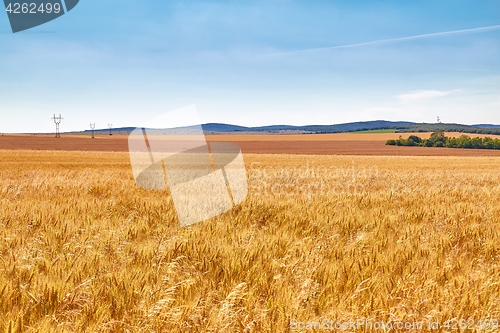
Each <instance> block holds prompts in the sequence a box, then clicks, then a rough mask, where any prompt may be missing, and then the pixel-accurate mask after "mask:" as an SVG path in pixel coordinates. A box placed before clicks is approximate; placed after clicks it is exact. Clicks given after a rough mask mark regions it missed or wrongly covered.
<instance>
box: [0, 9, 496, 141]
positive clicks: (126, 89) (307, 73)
mask: <svg viewBox="0 0 500 333" xmlns="http://www.w3.org/2000/svg"><path fill="white" fill-rule="evenodd" d="M480 28H484V29H480ZM473 29H475V30H473ZM462 30H465V31H462ZM10 31H11V30H10V26H9V22H8V18H7V15H6V13H5V12H3V13H0V112H1V116H2V117H1V119H0V131H2V132H45V131H53V127H54V126H53V123H52V121H51V119H50V118H51V117H52V114H53V113H57V114H59V113H61V114H62V115H63V117H64V121H63V123H62V124H61V129H62V131H71V130H83V129H88V124H89V123H90V122H91V121H92V122H95V123H96V125H97V127H98V128H101V127H102V128H104V127H107V124H108V123H113V125H114V126H115V127H119V126H138V125H140V124H142V123H143V122H144V121H146V120H148V119H149V118H153V117H155V116H157V115H159V114H162V113H164V112H168V111H170V110H174V109H177V108H181V107H184V106H187V105H191V104H195V105H196V106H197V109H198V111H199V113H200V116H201V118H202V121H204V122H224V123H231V124H238V125H246V126H257V125H269V124H291V125H307V124H334V123H343V122H350V121H364V120H378V119H385V120H408V121H416V122H435V121H436V117H437V116H440V117H441V119H442V121H443V122H457V123H468V124H473V123H498V124H500V112H499V111H500V2H498V1H497V0H495V1H488V0H482V1H462V0H453V1H436V0H432V1H314V0H310V1H284V0H283V1H281V0H276V1H269V0H268V1H189V2H188V1H158V0H151V1H138V0H106V1H95V0H81V1H80V3H79V5H78V6H77V7H75V9H73V10H72V11H71V12H69V13H67V14H66V15H64V16H62V17H61V18H59V19H57V20H54V21H52V22H49V23H47V24H45V25H42V26H39V27H36V28H33V29H31V30H28V31H26V32H20V33H17V34H12V33H11V32H10ZM456 31H461V32H456ZM444 32H451V33H449V34H441V33H444ZM422 35H427V36H422ZM412 36H420V37H416V38H406V37H412ZM379 41H382V42H379ZM370 42H373V43H370ZM357 44H361V45H357ZM339 46H340V47H339Z"/></svg>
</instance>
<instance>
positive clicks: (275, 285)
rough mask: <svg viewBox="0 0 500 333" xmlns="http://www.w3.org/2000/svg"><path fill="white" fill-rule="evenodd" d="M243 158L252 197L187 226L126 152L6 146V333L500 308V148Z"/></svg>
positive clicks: (264, 325) (482, 314) (190, 328)
mask: <svg viewBox="0 0 500 333" xmlns="http://www.w3.org/2000/svg"><path fill="white" fill-rule="evenodd" d="M245 162H246V164H247V166H248V169H249V182H250V194H249V197H248V198H247V199H246V200H245V201H244V202H243V203H242V204H241V205H240V206H238V207H236V208H235V209H233V210H231V211H229V212H227V213H225V214H223V215H221V216H219V217H217V218H214V219H212V220H210V221H207V222H204V223H199V224H196V225H193V226H191V227H187V228H179V227H178V226H177V224H178V222H177V220H176V215H175V211H174V210H173V206H172V200H171V199H170V197H169V196H168V193H165V192H161V191H152V192H151V191H146V190H142V189H139V188H137V187H136V186H135V184H134V181H133V179H132V175H131V170H130V166H129V164H128V155H127V154H125V153H91V152H34V151H31V152H29V151H0V203H1V204H0V224H1V225H0V332H2V331H5V332H21V331H32V332H34V331H40V332H54V333H55V332H287V331H289V327H290V320H292V319H294V320H297V321H321V320H322V319H323V318H329V319H331V320H335V321H345V320H349V319H355V318H365V319H367V320H403V321H405V320H406V321H418V320H422V321H426V320H428V319H431V318H435V319H438V320H440V321H444V320H445V319H452V318H459V319H461V318H465V319H467V318H469V317H470V318H474V319H475V320H479V319H485V318H500V285H499V281H500V261H499V259H500V208H499V205H498V203H499V202H500V187H499V184H500V179H499V175H500V159H499V158H494V157H489V158H487V157H482V158H459V157H361V156H358V157H356V156H299V155H296V156H292V155H288V156H285V155H274V156H271V155H246V156H245ZM252 163H253V164H252ZM301 167H302V168H301ZM264 170H265V172H264ZM313 171H314V173H313ZM438 331H442V330H435V331H434V332H438ZM485 331H487V330H485Z"/></svg>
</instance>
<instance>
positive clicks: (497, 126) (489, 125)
mask: <svg viewBox="0 0 500 333" xmlns="http://www.w3.org/2000/svg"><path fill="white" fill-rule="evenodd" d="M472 126H473V127H479V128H500V125H493V124H477V125H472Z"/></svg>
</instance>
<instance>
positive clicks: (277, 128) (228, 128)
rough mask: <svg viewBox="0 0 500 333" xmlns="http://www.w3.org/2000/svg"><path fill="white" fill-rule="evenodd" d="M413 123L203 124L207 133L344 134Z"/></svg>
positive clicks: (380, 121)
mask: <svg viewBox="0 0 500 333" xmlns="http://www.w3.org/2000/svg"><path fill="white" fill-rule="evenodd" d="M411 124H413V123H411V122H408V121H396V122H394V121H385V120H375V121H362V122H354V123H345V124H336V125H306V126H291V125H271V126H260V127H244V126H235V125H227V124H213V123H212V124H203V125H202V128H203V130H204V131H207V132H221V133H228V132H256V133H291V132H295V133H342V132H356V131H365V130H376V129H399V128H407V127H408V126H409V125H411Z"/></svg>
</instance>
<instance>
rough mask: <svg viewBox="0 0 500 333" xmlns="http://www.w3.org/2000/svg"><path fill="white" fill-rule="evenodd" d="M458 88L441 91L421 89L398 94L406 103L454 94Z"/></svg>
mask: <svg viewBox="0 0 500 333" xmlns="http://www.w3.org/2000/svg"><path fill="white" fill-rule="evenodd" d="M456 91H458V90H451V91H439V90H419V91H416V92H414V93H409V94H401V95H399V96H398V98H399V100H400V101H401V102H403V103H405V104H409V103H413V102H417V101H421V100H427V99H433V98H438V97H443V96H446V95H449V94H452V93H454V92H456Z"/></svg>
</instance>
